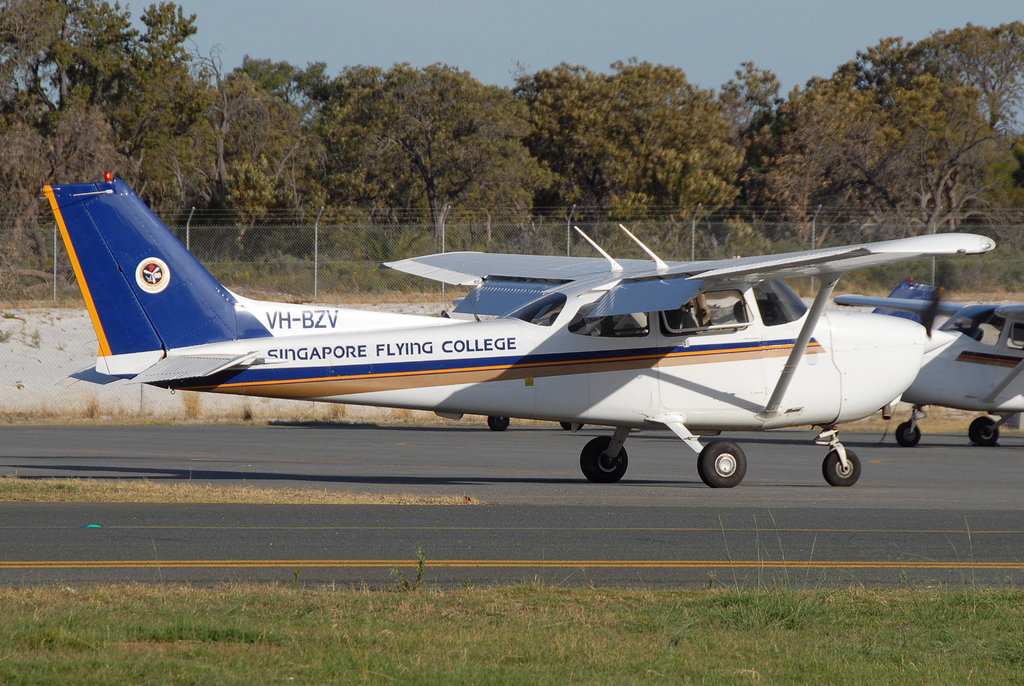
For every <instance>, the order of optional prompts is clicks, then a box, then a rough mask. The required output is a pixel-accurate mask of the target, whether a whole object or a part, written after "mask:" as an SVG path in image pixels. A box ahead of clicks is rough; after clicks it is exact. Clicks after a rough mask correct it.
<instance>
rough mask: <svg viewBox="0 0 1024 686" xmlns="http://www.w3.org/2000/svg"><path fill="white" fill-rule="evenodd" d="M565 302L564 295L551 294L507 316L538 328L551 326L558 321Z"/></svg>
mask: <svg viewBox="0 0 1024 686" xmlns="http://www.w3.org/2000/svg"><path fill="white" fill-rule="evenodd" d="M565 300H566V298H565V294H563V293H551V294H550V295H546V296H544V297H543V298H539V299H537V300H534V301H533V302H531V303H527V304H526V305H523V306H522V307H520V308H519V309H518V310H516V311H515V312H512V313H510V314H509V315H508V316H509V317H514V318H516V319H522V320H523V321H524V322H529V323H530V324H537V325H538V326H551V325H552V324H553V323H554V322H555V320H556V319H558V315H559V314H560V313H561V312H562V308H563V307H565Z"/></svg>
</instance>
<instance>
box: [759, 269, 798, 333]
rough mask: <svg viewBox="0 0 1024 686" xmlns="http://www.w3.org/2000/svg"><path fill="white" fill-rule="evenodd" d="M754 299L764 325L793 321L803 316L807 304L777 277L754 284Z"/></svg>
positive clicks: (776, 324)
mask: <svg viewBox="0 0 1024 686" xmlns="http://www.w3.org/2000/svg"><path fill="white" fill-rule="evenodd" d="M754 299H755V300H757V309H758V310H760V312H761V320H762V321H763V322H764V325H765V326H778V325H779V324H788V323H789V322H795V321H796V320H798V319H800V317H802V316H804V312H806V311H807V306H806V305H804V302H803V301H802V300H801V299H800V298H799V297H798V296H797V294H796V293H794V292H793V291H792V290H791V289H790V287H789V286H787V285H786V284H785V283H783V282H782V281H780V280H778V279H769V280H768V281H762V282H761V283H759V284H756V285H755V286H754Z"/></svg>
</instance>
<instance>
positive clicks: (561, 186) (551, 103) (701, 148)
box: [514, 60, 741, 215]
mask: <svg viewBox="0 0 1024 686" xmlns="http://www.w3.org/2000/svg"><path fill="white" fill-rule="evenodd" d="M612 69H613V73H612V74H599V73H595V72H593V71H591V70H589V69H587V68H586V67H581V66H573V65H569V64H564V63H563V64H560V65H558V66H557V67H555V68H553V69H547V70H541V71H538V72H536V73H535V74H531V75H525V76H521V77H520V78H519V79H518V83H517V85H516V87H515V89H514V92H515V94H516V96H517V98H518V99H520V100H521V101H523V102H524V103H526V105H527V106H528V108H529V116H530V123H531V125H532V131H531V133H530V134H529V135H528V136H527V138H526V141H527V144H528V145H529V147H530V150H531V152H532V153H533V154H534V156H535V157H536V158H537V159H539V160H540V161H541V162H542V163H544V164H545V165H546V166H547V167H548V168H549V169H551V170H552V171H553V172H554V173H555V177H554V179H553V181H552V183H551V184H549V185H548V186H547V187H545V188H544V189H543V190H542V191H541V192H540V193H539V194H538V197H537V203H538V205H562V206H566V205H569V204H573V203H575V204H578V205H581V206H586V207H593V208H609V209H612V210H613V211H614V212H616V213H618V214H620V215H621V214H622V213H623V212H628V213H633V214H637V213H644V212H650V211H651V210H653V209H655V208H664V207H681V206H690V207H693V206H696V205H697V204H698V203H703V204H704V205H705V207H711V208H717V207H727V206H729V205H730V204H731V203H732V202H733V200H734V199H735V198H736V196H737V192H738V188H737V185H736V181H737V173H738V170H739V166H740V162H741V151H740V149H739V147H738V146H737V145H736V142H735V139H734V136H733V129H732V127H731V125H730V122H729V121H728V120H727V119H726V117H725V116H724V115H723V110H722V108H721V106H720V104H719V103H718V102H717V101H716V99H715V95H714V93H713V91H710V90H705V89H701V88H698V87H697V86H694V85H693V84H690V83H689V82H688V81H687V80H686V75H685V73H684V72H683V71H682V70H680V69H678V68H676V67H671V66H665V65H655V64H650V63H648V62H637V61H635V60H632V61H629V62H616V63H615V64H613V65H612Z"/></svg>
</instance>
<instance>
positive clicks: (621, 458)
mask: <svg viewBox="0 0 1024 686" xmlns="http://www.w3.org/2000/svg"><path fill="white" fill-rule="evenodd" d="M611 442H612V439H611V437H610V436H598V437H597V438H594V439H592V440H590V441H589V442H588V443H587V444H586V445H585V446H583V452H581V453H580V469H582V470H583V476H585V477H587V480H588V481H593V482H595V483H600V484H610V483H614V482H616V481H618V480H619V479H621V478H622V475H623V474H625V473H626V466H627V464H628V458H627V456H626V449H625V448H620V449H619V454H618V455H616V456H615V457H612V456H610V455H607V454H606V453H605V450H606V449H607V448H608V445H609V444H610V443H611Z"/></svg>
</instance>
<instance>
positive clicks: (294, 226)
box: [0, 212, 1024, 306]
mask: <svg viewBox="0 0 1024 686" xmlns="http://www.w3.org/2000/svg"><path fill="white" fill-rule="evenodd" d="M174 216H177V217H180V219H179V220H178V221H171V222H168V224H169V225H170V226H171V228H172V230H173V231H174V232H175V234H176V235H177V236H178V238H179V239H181V241H182V242H183V243H185V244H186V246H188V248H189V249H190V250H191V251H192V252H193V253H194V254H195V255H196V257H198V258H199V260H200V261H201V262H202V263H203V264H204V265H206V267H207V268H208V269H209V270H210V271H211V272H212V273H213V274H214V276H215V277H217V278H218V279H219V280H220V281H221V282H223V283H224V284H225V285H227V286H229V287H230V288H232V289H234V290H236V291H237V292H240V293H242V294H245V295H248V296H251V297H265V298H272V299H286V300H291V301H317V302H346V301H353V300H355V301H360V302H365V301H373V300H379V299H382V298H383V299H387V298H394V297H397V294H401V293H413V292H415V293H424V294H436V295H438V296H440V295H441V291H440V286H438V285H437V284H433V283H430V282H427V281H425V280H423V279H419V278H416V277H410V276H407V275H404V274H401V273H398V272H394V271H392V270H388V269H386V268H383V267H382V266H381V263H383V262H386V261H389V260H397V259H402V258H405V257H413V256H416V255H422V254H426V253H433V252H452V251H456V250H480V251H485V252H499V253H500V252H504V253H524V254H541V255H584V256H596V253H595V252H594V250H593V248H591V247H590V246H589V245H588V244H587V243H586V242H585V241H584V240H583V239H582V238H580V237H579V236H578V235H577V234H576V232H575V231H574V230H573V228H572V227H573V226H574V225H578V226H580V228H582V229H583V230H584V231H585V232H586V233H587V234H588V235H590V236H591V237H592V238H594V239H595V240H596V241H597V242H598V243H599V244H600V245H601V246H602V247H603V248H604V249H605V250H606V251H608V252H609V253H610V254H612V255H613V256H615V257H620V258H625V257H635V258H644V257H645V256H644V255H643V253H642V252H641V251H640V249H639V248H638V247H637V246H636V244H634V243H633V242H632V241H631V240H630V239H629V238H628V237H627V236H626V235H625V234H624V233H623V232H622V231H621V230H620V229H619V228H618V224H619V222H616V221H605V222H599V223H595V222H574V221H572V220H566V219H559V218H552V219H529V220H524V221H514V220H507V219H505V220H499V219H493V218H489V219H485V220H482V221H481V220H476V221H472V220H460V219H459V218H458V217H455V218H453V219H451V220H449V221H448V222H446V224H445V225H444V226H442V227H440V228H435V227H433V226H432V225H430V224H423V223H418V224H417V223H381V222H379V221H365V222H360V223H346V222H340V221H323V222H321V221H317V220H313V219H309V218H305V220H304V221H303V220H302V219H303V218H297V217H294V216H282V217H277V218H274V220H273V221H272V222H266V223H259V224H251V225H241V224H238V223H226V222H224V223H216V222H217V220H218V218H217V216H216V214H213V215H207V216H199V217H197V216H195V213H188V212H179V213H174ZM626 226H627V227H628V228H629V229H630V230H631V231H632V232H633V233H635V234H636V235H637V236H638V237H639V238H640V239H641V240H643V241H644V242H645V243H646V244H647V245H648V246H650V247H651V249H653V250H654V251H655V252H656V253H658V254H659V255H661V256H662V257H663V258H664V259H666V260H694V259H696V260H702V259H719V258H729V257H734V256H741V255H757V254H768V253H779V252H789V251H794V250H806V249H810V248H821V247H831V246H836V245H844V244H850V243H858V242H863V241H871V240H883V239H887V238H898V237H903V236H908V235H915V234H916V233H919V231H920V230H919V229H918V228H916V227H914V226H913V225H909V224H908V225H906V226H899V225H887V226H871V225H866V224H865V223H864V222H862V221H842V222H839V221H829V220H828V219H820V220H819V219H815V220H814V221H812V222H803V223H793V222H778V221H774V222H766V221H743V220H735V219H728V220H722V221H711V220H707V219H705V220H702V221H698V220H696V219H680V220H672V219H664V218H659V219H642V220H633V221H630V222H628V223H626ZM963 230H965V231H971V232H975V233H982V234H985V235H988V236H991V237H992V238H994V239H995V240H996V242H997V243H998V245H999V247H998V249H997V250H996V251H995V252H993V253H991V254H989V255H987V256H985V257H982V258H973V259H971V260H963V261H961V260H946V261H940V262H939V263H936V264H935V265H934V268H933V266H932V264H931V262H930V261H927V265H926V266H924V267H922V265H920V264H917V265H897V266H895V267H889V268H884V269H880V270H875V271H871V270H868V271H867V272H865V273H855V274H851V275H848V276H847V278H846V279H845V280H844V284H843V286H842V287H841V289H840V290H851V289H853V290H864V289H867V290H871V291H873V292H883V291H887V290H888V288H889V287H891V285H892V284H893V283H894V281H893V279H894V278H895V280H896V281H898V280H899V278H896V276H897V275H902V274H905V273H910V272H913V273H914V274H915V275H916V276H917V277H918V278H919V279H920V280H926V281H939V282H941V283H942V284H943V285H945V286H946V288H947V289H948V290H950V291H953V292H957V291H962V292H965V293H969V294H971V295H972V296H973V295H974V294H984V293H989V294H992V295H993V296H998V295H1000V294H1012V293H1013V291H1014V290H1015V289H1016V284H1018V283H1019V282H1020V279H1021V273H1022V271H1024V244H1022V243H1024V221H1021V222H1019V223H1016V224H1011V223H1006V224H998V225H996V224H984V225H972V226H966V227H964V228H963ZM798 288H799V285H798ZM1010 297H1012V295H1011V296H1010ZM399 299H401V298H399ZM77 302H80V300H79V298H78V287H77V284H76V283H75V280H74V274H73V273H72V270H71V269H70V265H69V262H68V260H67V256H66V252H65V249H64V246H63V244H62V243H61V241H60V240H59V236H58V232H57V228H56V226H55V225H54V224H53V222H52V220H49V221H46V220H44V219H36V220H33V221H31V222H25V221H22V222H8V223H7V224H6V225H4V226H0V303H4V304H6V305H8V306H25V305H36V306H45V305H58V306H74V305H75V304H76V303H77Z"/></svg>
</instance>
